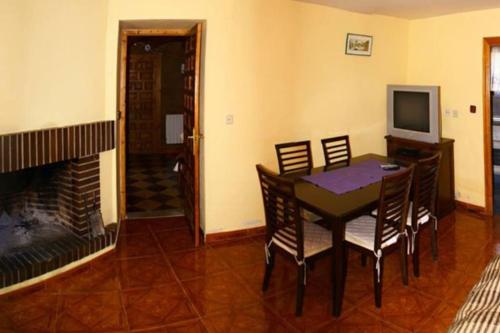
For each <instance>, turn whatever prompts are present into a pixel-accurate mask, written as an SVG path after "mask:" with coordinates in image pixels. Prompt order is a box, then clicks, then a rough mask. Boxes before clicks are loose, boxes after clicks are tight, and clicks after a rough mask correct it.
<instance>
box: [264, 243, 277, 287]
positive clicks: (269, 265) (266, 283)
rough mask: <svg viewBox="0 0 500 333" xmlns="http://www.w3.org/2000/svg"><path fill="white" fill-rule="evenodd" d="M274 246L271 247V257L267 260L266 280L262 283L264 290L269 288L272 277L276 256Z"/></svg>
mask: <svg viewBox="0 0 500 333" xmlns="http://www.w3.org/2000/svg"><path fill="white" fill-rule="evenodd" d="M275 252H276V251H275V250H274V246H273V245H271V246H270V247H269V259H268V261H266V272H265V273H264V282H263V283H262V291H266V290H267V288H269V280H270V279H271V274H272V272H273V268H274V256H275Z"/></svg>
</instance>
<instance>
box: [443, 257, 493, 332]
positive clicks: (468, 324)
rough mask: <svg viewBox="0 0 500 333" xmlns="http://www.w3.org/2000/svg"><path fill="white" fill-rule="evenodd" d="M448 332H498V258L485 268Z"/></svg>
mask: <svg viewBox="0 0 500 333" xmlns="http://www.w3.org/2000/svg"><path fill="white" fill-rule="evenodd" d="M448 332H449V333H458V332H500V256H496V257H495V258H493V259H492V260H491V262H490V263H489V264H488V266H487V267H486V268H485V270H484V271H483V273H482V275H481V279H480V280H479V282H478V283H477V284H476V285H475V286H474V288H472V290H471V291H470V293H469V296H467V300H466V301H465V304H463V305H462V307H461V308H460V310H458V312H457V315H456V316H455V320H454V321H453V323H452V324H451V326H450V328H449V330H448Z"/></svg>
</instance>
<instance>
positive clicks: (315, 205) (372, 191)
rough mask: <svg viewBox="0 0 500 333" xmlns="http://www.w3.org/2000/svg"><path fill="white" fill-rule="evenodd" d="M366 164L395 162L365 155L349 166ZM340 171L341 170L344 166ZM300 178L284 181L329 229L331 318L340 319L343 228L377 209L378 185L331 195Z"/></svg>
mask: <svg viewBox="0 0 500 333" xmlns="http://www.w3.org/2000/svg"><path fill="white" fill-rule="evenodd" d="M366 160H378V161H380V162H381V164H383V163H394V162H395V161H394V160H392V159H390V158H388V157H385V156H380V155H375V154H366V155H361V156H358V157H355V158H352V159H351V162H350V164H351V165H353V164H356V163H359V162H362V161H366ZM340 167H345V165H344V166H340ZM337 168H338V167H337ZM333 169H335V168H328V169H327V168H326V167H317V168H314V169H312V170H311V172H310V174H317V173H321V172H325V171H330V170H333ZM304 175H305V173H302V174H301V173H295V174H291V175H289V176H288V177H290V178H292V179H294V181H295V195H296V197H297V199H298V202H299V205H300V206H301V207H302V208H305V209H307V210H309V211H311V212H313V213H315V214H317V215H319V216H321V217H322V218H323V219H324V220H325V221H326V222H327V223H328V224H329V225H330V226H331V230H332V241H333V255H332V285H333V288H332V314H333V315H334V316H340V314H341V311H342V299H343V296H344V285H345V271H346V267H344V266H343V257H344V249H343V244H342V243H343V241H344V237H345V224H346V222H347V221H349V220H351V219H353V218H355V217H358V216H360V215H363V214H366V213H369V212H370V211H371V210H372V209H374V208H375V207H376V206H377V202H378V198H379V194H380V185H381V181H379V182H376V183H373V184H371V185H368V186H366V187H363V188H360V189H356V190H354V191H351V192H347V193H344V194H335V193H334V192H330V191H328V190H326V189H324V188H322V187H319V186H317V185H314V184H312V183H310V182H307V181H305V180H303V179H301V177H302V176H304Z"/></svg>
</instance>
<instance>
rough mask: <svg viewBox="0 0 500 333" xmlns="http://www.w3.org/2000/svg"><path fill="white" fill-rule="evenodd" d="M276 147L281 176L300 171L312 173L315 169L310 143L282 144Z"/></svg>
mask: <svg viewBox="0 0 500 333" xmlns="http://www.w3.org/2000/svg"><path fill="white" fill-rule="evenodd" d="M275 147H276V154H277V155H278V167H279V172H280V175H284V174H288V173H293V172H300V171H305V172H307V173H310V171H311V169H312V168H313V161H312V154H311V142H310V141H298V142H288V143H281V144H277V145H275Z"/></svg>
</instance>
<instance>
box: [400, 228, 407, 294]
mask: <svg viewBox="0 0 500 333" xmlns="http://www.w3.org/2000/svg"><path fill="white" fill-rule="evenodd" d="M407 246H408V239H407V237H406V236H404V237H403V238H402V239H401V246H400V248H401V258H400V266H401V279H402V280H403V284H404V285H405V286H407V285H408V252H407Z"/></svg>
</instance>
